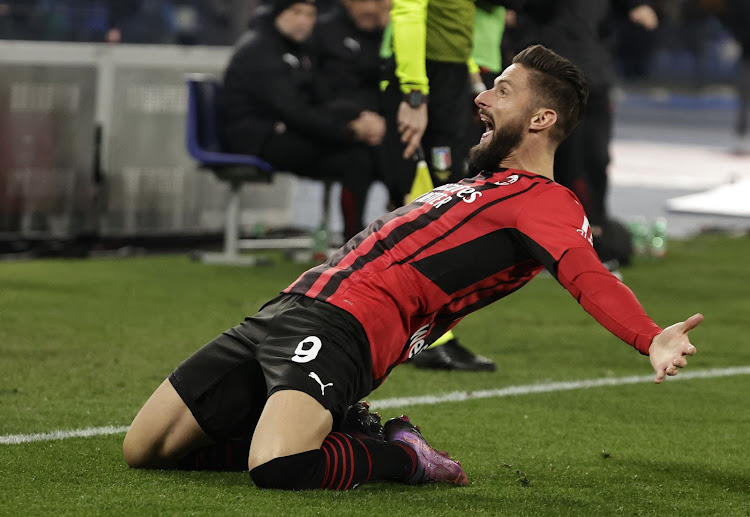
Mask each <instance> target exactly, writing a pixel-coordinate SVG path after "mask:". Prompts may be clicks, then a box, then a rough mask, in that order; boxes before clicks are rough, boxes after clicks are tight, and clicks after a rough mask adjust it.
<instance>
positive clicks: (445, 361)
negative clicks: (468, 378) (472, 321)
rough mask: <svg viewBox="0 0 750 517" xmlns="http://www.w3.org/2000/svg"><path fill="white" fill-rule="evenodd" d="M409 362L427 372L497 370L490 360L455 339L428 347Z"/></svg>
mask: <svg viewBox="0 0 750 517" xmlns="http://www.w3.org/2000/svg"><path fill="white" fill-rule="evenodd" d="M410 362H411V364H413V365H414V366H415V367H417V368H424V369H429V370H459V371H465V372H494V371H495V370H496V368H497V367H496V366H495V363H494V362H492V360H490V359H488V358H486V357H484V356H481V355H477V354H475V353H474V352H472V351H471V350H469V349H467V348H465V347H463V346H461V345H460V344H459V342H458V340H456V339H451V340H450V341H448V342H446V343H444V344H442V345H438V346H435V347H430V348H428V349H427V350H424V351H422V352H420V353H418V354H417V355H415V356H414V357H412V358H411V361H410Z"/></svg>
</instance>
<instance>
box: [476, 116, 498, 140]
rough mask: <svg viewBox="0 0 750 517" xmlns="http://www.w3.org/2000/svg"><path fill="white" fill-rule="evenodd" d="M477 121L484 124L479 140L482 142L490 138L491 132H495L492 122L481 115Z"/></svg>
mask: <svg viewBox="0 0 750 517" xmlns="http://www.w3.org/2000/svg"><path fill="white" fill-rule="evenodd" d="M479 120H481V121H482V122H484V128H485V129H484V133H482V138H480V139H479V141H480V142H484V141H485V140H487V139H490V138H492V132H493V131H494V130H495V124H493V122H492V120H491V119H490V118H489V117H488V116H486V115H483V114H480V115H479Z"/></svg>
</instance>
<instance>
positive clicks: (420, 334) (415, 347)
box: [409, 323, 430, 359]
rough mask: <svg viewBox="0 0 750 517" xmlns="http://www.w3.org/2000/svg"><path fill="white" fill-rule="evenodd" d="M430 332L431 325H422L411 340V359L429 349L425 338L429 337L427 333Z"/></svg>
mask: <svg viewBox="0 0 750 517" xmlns="http://www.w3.org/2000/svg"><path fill="white" fill-rule="evenodd" d="M429 330H430V324H429V323H428V324H426V325H422V326H421V327H419V330H417V331H416V332H415V333H414V335H413V336H412V337H411V339H410V340H409V347H410V348H409V359H411V358H412V357H414V356H415V355H417V354H418V353H419V352H421V351H422V350H424V349H425V348H427V347H428V346H429V345H428V344H427V343H425V340H424V338H425V337H427V333H428V332H429Z"/></svg>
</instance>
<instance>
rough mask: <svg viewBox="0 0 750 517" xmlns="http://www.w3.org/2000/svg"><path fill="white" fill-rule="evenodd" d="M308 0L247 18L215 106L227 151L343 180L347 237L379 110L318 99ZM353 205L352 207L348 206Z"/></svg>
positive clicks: (357, 223) (376, 138) (368, 170)
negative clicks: (250, 20) (248, 22)
mask: <svg viewBox="0 0 750 517" xmlns="http://www.w3.org/2000/svg"><path fill="white" fill-rule="evenodd" d="M316 15H317V8H316V6H315V1H314V0H276V1H275V2H274V4H273V7H272V9H271V12H270V15H263V16H262V18H261V19H259V20H255V21H254V22H253V23H252V27H253V28H252V29H251V30H249V31H248V32H247V33H246V34H245V35H244V36H243V37H242V38H241V40H240V42H239V43H238V45H237V47H236V48H235V51H234V54H233V56H232V58H231V60H230V63H229V65H228V67H227V69H226V71H225V74H224V89H223V91H222V95H221V96H220V98H219V108H220V116H221V120H222V124H223V126H224V134H225V137H226V142H227V146H228V148H229V150H230V151H233V152H238V153H247V154H253V155H257V156H260V157H261V158H263V159H265V160H267V161H268V162H270V163H272V164H273V165H274V166H276V167H277V168H278V169H280V170H285V171H290V172H292V173H295V174H300V175H303V176H309V177H313V178H318V179H332V180H337V181H340V182H341V183H342V187H343V188H342V200H341V201H342V207H341V208H342V211H343V216H344V226H345V232H346V234H347V235H346V237H347V238H349V237H352V236H353V235H351V234H352V232H355V233H356V232H358V231H359V230H360V229H361V227H362V221H361V218H360V219H359V220H358V219H357V214H360V215H361V213H362V207H361V206H358V205H357V204H358V203H363V201H364V200H363V197H362V196H359V194H358V193H361V192H363V191H364V192H365V193H366V191H367V187H368V186H369V185H370V183H371V182H372V180H373V177H374V176H375V172H376V171H375V164H373V163H372V160H371V159H370V149H369V147H371V146H376V145H378V144H380V142H381V140H382V138H383V134H384V131H385V124H384V121H383V119H382V117H381V116H380V115H378V114H377V113H375V112H373V111H370V110H364V111H363V110H362V108H361V107H359V106H357V105H355V104H353V103H352V102H350V101H348V100H347V99H337V100H336V102H332V103H329V104H328V105H324V104H323V102H324V100H325V99H327V97H326V96H324V95H322V94H321V92H319V91H317V86H318V83H316V81H315V79H314V78H315V74H316V71H315V67H314V66H315V65H314V62H313V59H312V58H313V55H312V53H311V51H310V48H309V46H308V45H307V43H308V40H309V38H310V36H311V34H312V31H313V27H314V24H315V21H316ZM355 205H357V206H355Z"/></svg>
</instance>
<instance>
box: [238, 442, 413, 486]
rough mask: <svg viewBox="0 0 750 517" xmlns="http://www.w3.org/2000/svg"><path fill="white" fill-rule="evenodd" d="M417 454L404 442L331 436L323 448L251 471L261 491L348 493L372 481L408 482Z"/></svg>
mask: <svg viewBox="0 0 750 517" xmlns="http://www.w3.org/2000/svg"><path fill="white" fill-rule="evenodd" d="M415 468H416V455H415V453H414V451H412V450H411V449H409V448H408V447H405V446H404V445H402V444H400V443H386V442H383V441H380V440H373V439H371V438H353V437H351V436H350V435H348V434H345V433H331V434H329V435H328V436H327V437H326V439H325V440H324V441H323V445H322V446H321V448H320V449H318V450H315V451H307V452H303V453H300V454H293V455H291V456H284V457H281V458H276V459H273V460H271V461H269V462H267V463H264V464H263V465H259V466H257V467H255V468H254V469H253V470H251V471H250V476H251V477H252V478H253V481H254V482H255V484H256V485H258V486H259V487H261V488H282V489H287V490H303V489H312V488H325V489H328V490H348V489H350V488H354V487H357V486H359V485H361V484H362V483H366V482H367V481H370V480H397V481H405V480H406V479H408V478H409V477H410V476H411V475H412V474H413V473H414V470H415Z"/></svg>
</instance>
